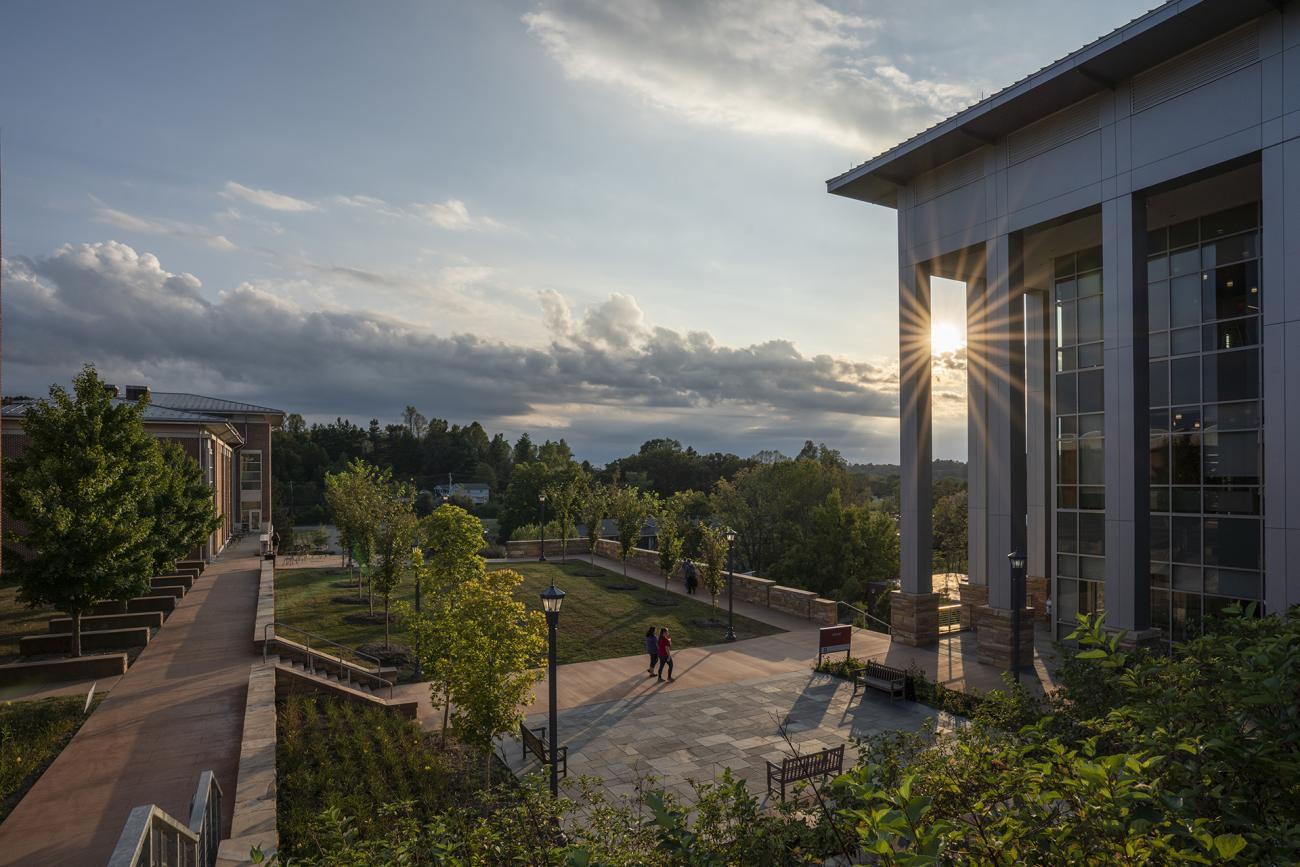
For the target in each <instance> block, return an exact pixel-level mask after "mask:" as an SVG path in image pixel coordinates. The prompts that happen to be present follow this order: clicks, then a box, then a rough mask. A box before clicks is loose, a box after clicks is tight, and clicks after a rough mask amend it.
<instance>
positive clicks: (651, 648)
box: [645, 626, 659, 674]
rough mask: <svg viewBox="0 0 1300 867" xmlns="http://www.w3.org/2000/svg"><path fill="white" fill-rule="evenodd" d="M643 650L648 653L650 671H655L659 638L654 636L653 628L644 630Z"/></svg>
mask: <svg viewBox="0 0 1300 867" xmlns="http://www.w3.org/2000/svg"><path fill="white" fill-rule="evenodd" d="M645 652H646V653H648V654H650V669H649V670H650V673H651V674H654V673H655V664H656V663H658V662H659V640H658V639H656V638H655V628H654V627H653V626H651V627H650V628H649V629H647V630H646V631H645Z"/></svg>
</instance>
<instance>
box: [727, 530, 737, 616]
mask: <svg viewBox="0 0 1300 867" xmlns="http://www.w3.org/2000/svg"><path fill="white" fill-rule="evenodd" d="M735 607H736V531H735V530H733V529H731V528H730V527H728V528H727V635H726V639H725V640H727V641H735V640H736V612H735Z"/></svg>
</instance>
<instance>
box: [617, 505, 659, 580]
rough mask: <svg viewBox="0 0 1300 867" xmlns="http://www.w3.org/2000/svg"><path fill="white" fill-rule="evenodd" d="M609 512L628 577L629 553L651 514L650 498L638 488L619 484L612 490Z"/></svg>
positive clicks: (624, 575) (624, 571) (619, 552)
mask: <svg viewBox="0 0 1300 867" xmlns="http://www.w3.org/2000/svg"><path fill="white" fill-rule="evenodd" d="M609 512H610V517H612V518H613V519H614V528H615V532H617V533H618V555H619V559H621V560H622V561H623V577H624V578H626V577H627V558H628V555H629V554H631V553H632V549H633V548H635V547H636V543H637V541H638V540H640V538H641V533H642V532H644V530H645V522H646V518H647V517H649V515H650V504H649V500H648V499H647V498H646V497H645V496H643V495H642V494H641V492H640V491H638V490H637V489H636V488H630V487H627V486H625V485H617V486H615V487H614V488H612V489H611V490H610V496H609Z"/></svg>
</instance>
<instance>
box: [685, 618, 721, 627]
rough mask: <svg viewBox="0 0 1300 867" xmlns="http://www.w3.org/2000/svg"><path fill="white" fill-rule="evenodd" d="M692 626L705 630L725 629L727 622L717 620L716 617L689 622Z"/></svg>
mask: <svg viewBox="0 0 1300 867" xmlns="http://www.w3.org/2000/svg"><path fill="white" fill-rule="evenodd" d="M691 623H692V625H694V626H702V627H704V628H706V629H726V628H727V621H725V620H719V619H718V618H716V617H704V618H698V617H697V618H696V619H694V620H692V621H691Z"/></svg>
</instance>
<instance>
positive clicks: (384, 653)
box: [357, 615, 415, 668]
mask: <svg viewBox="0 0 1300 867" xmlns="http://www.w3.org/2000/svg"><path fill="white" fill-rule="evenodd" d="M381 616H382V615H381ZM357 650H359V651H361V652H362V653H364V654H365V655H366V656H373V657H375V658H376V659H378V660H379V661H380V662H381V663H383V664H384V665H395V666H397V667H398V668H406V667H408V666H413V665H415V654H414V653H412V652H411V649H410V648H408V647H407V646H406V645H404V644H398V643H397V642H396V641H394V642H393V643H392V644H390V645H388V647H386V648H385V647H384V645H383V642H379V643H378V644H363V645H361V646H360V647H358V648H357Z"/></svg>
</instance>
